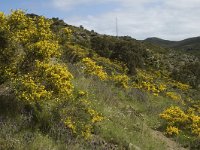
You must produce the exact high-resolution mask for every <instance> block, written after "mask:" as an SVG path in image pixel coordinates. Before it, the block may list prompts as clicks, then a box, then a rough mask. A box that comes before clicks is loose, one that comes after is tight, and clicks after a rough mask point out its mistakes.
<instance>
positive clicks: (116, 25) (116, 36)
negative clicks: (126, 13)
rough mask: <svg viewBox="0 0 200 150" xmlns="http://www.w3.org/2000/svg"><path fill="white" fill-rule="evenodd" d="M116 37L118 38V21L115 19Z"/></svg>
mask: <svg viewBox="0 0 200 150" xmlns="http://www.w3.org/2000/svg"><path fill="white" fill-rule="evenodd" d="M116 37H118V19H117V17H116Z"/></svg>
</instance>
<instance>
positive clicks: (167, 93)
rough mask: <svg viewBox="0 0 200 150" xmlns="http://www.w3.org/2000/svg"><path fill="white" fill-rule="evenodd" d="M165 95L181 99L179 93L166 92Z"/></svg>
mask: <svg viewBox="0 0 200 150" xmlns="http://www.w3.org/2000/svg"><path fill="white" fill-rule="evenodd" d="M166 96H167V97H169V98H171V99H173V100H178V101H179V100H181V95H180V94H178V93H175V92H166Z"/></svg>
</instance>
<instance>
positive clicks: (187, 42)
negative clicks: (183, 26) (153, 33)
mask: <svg viewBox="0 0 200 150" xmlns="http://www.w3.org/2000/svg"><path fill="white" fill-rule="evenodd" d="M144 41H145V42H148V43H151V44H156V45H159V46H162V47H166V48H175V49H181V50H190V51H200V36H198V37H192V38H188V39H184V40H181V41H169V40H164V39H160V38H157V37H152V38H147V39H145V40H144Z"/></svg>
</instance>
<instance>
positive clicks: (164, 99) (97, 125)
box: [0, 10, 200, 150]
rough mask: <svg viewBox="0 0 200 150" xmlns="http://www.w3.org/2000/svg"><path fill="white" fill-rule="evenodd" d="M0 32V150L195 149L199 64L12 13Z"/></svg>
mask: <svg viewBox="0 0 200 150" xmlns="http://www.w3.org/2000/svg"><path fill="white" fill-rule="evenodd" d="M0 22H1V27H0V41H1V42H0V149H2V150H4V149H5V150H7V149H16V150H22V149H30V150H32V149H33V150H34V149H39V150H43V149H56V150H63V149H75V150H76V149H77V150H79V149H100V150H105V149H109V150H110V149H120V150H121V149H122V150H123V149H130V150H135V149H136V150H149V149H153V150H161V149H162V150H165V149H166V150H167V149H181V150H182V149H183V150H184V149H191V150H195V149H196V150H197V149H199V148H200V86H199V85H200V76H199V75H200V62H199V58H198V57H196V56H194V55H191V54H188V53H182V51H181V50H180V51H179V50H174V49H168V48H166V47H165V46H164V45H168V44H169V43H170V41H165V42H163V44H164V45H163V46H164V47H161V46H160V45H154V44H152V43H148V42H145V41H139V40H136V39H133V38H131V37H128V36H125V37H115V36H110V35H101V34H98V33H96V32H95V31H88V30H86V29H84V27H82V26H80V27H75V26H71V25H68V24H67V23H65V22H64V21H63V20H60V19H59V18H51V19H50V18H45V17H43V16H38V15H36V14H25V13H24V12H23V11H21V10H17V11H13V12H12V13H11V14H10V15H5V14H3V13H0ZM156 40H157V41H158V42H157V43H159V42H162V40H159V39H156Z"/></svg>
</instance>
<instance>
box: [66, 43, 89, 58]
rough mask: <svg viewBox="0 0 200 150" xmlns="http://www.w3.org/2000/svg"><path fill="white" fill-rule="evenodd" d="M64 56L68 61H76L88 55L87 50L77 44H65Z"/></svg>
mask: <svg viewBox="0 0 200 150" xmlns="http://www.w3.org/2000/svg"><path fill="white" fill-rule="evenodd" d="M65 47H66V57H67V59H68V60H69V61H70V62H77V61H80V60H81V59H83V58H85V57H87V56H88V54H89V52H88V51H87V50H86V49H84V48H81V47H80V46H78V45H72V44H67V45H66V46H65Z"/></svg>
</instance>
